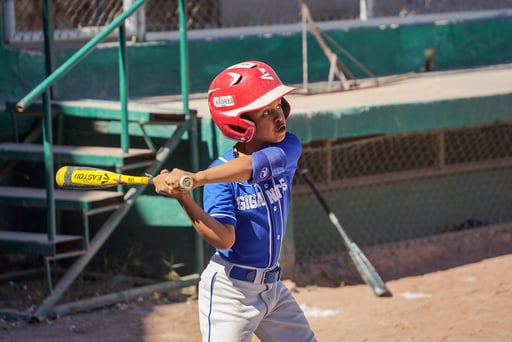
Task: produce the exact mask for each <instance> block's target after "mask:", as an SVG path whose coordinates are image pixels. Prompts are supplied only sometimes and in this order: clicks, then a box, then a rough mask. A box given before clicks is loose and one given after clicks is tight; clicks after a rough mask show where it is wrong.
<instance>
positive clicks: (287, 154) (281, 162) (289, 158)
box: [249, 132, 302, 184]
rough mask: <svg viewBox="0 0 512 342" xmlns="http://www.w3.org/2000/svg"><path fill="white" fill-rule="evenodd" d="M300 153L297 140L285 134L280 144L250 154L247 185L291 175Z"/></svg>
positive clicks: (300, 149)
mask: <svg viewBox="0 0 512 342" xmlns="http://www.w3.org/2000/svg"><path fill="white" fill-rule="evenodd" d="M301 153H302V143H301V142H300V140H299V138H298V137H297V136H296V135H294V134H292V133H289V132H287V133H286V136H285V138H284V140H283V141H282V142H280V143H278V144H273V145H269V146H267V147H265V148H263V149H261V150H259V151H256V152H254V153H253V154H252V164H253V169H252V178H251V180H250V181H249V183H251V184H255V183H259V182H262V181H265V180H267V179H269V178H272V177H276V176H279V175H282V174H285V173H290V174H291V175H293V174H294V173H295V170H296V169H297V163H298V161H299V158H300V154H301Z"/></svg>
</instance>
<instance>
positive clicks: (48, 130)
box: [16, 0, 203, 320]
mask: <svg viewBox="0 0 512 342" xmlns="http://www.w3.org/2000/svg"><path fill="white" fill-rule="evenodd" d="M145 2H146V0H138V1H136V2H134V3H133V5H132V6H130V7H129V8H128V9H126V10H125V11H124V12H123V13H121V14H120V15H119V16H118V17H117V18H116V19H115V20H113V21H112V22H111V23H110V24H109V25H108V26H106V27H105V29H104V30H102V31H101V32H100V33H99V34H98V35H97V36H95V37H94V38H92V39H91V40H90V41H89V42H88V43H86V44H85V45H84V46H83V47H82V48H80V49H79V50H78V51H77V52H76V53H74V54H73V55H72V56H71V57H70V58H69V59H68V60H66V61H65V62H64V63H63V64H62V65H61V66H59V67H58V68H56V69H55V68H54V60H55V59H54V47H53V24H52V21H53V20H52V12H53V11H52V7H53V3H52V0H43V24H44V37H45V45H44V46H45V57H46V61H45V63H46V75H47V77H46V78H45V79H44V80H43V81H42V82H41V83H40V84H39V85H37V86H36V87H35V88H34V89H33V90H32V91H30V92H29V93H28V94H27V95H26V96H25V97H23V98H22V99H21V100H20V101H19V102H18V103H17V105H16V107H17V110H18V111H19V112H23V111H24V110H25V109H26V108H27V107H28V106H29V105H30V104H31V103H32V102H33V101H34V100H35V99H36V98H38V97H39V96H42V102H43V145H44V160H45V161H44V165H45V174H46V175H45V176H46V177H45V181H46V191H47V226H48V240H49V241H53V240H55V235H56V213H55V197H54V165H53V155H52V144H53V142H52V140H53V139H52V135H53V133H52V104H51V101H52V98H53V97H52V91H54V90H55V89H54V86H55V82H56V81H57V80H58V79H60V78H61V77H62V76H64V75H65V74H66V73H68V72H69V71H70V70H71V69H72V68H73V67H74V66H76V65H77V64H78V63H80V61H82V60H83V59H84V58H85V57H86V56H87V55H88V54H90V53H91V52H92V51H93V50H94V48H95V47H96V46H97V45H98V44H99V43H100V42H101V41H102V40H103V39H105V38H106V37H107V36H108V35H109V34H111V33H112V32H113V31H114V30H115V29H118V30H119V33H118V42H119V48H118V60H119V71H118V73H119V87H120V92H119V93H120V102H121V143H120V144H121V148H122V150H123V152H124V153H127V152H128V150H129V131H128V78H127V59H126V44H125V40H126V31H125V26H124V22H125V20H126V19H127V18H128V17H130V16H131V15H132V14H133V13H134V12H135V11H136V10H137V9H139V8H140V7H141V6H142V5H143V4H144V3H145ZM178 4H179V25H180V64H181V65H180V68H181V88H182V91H181V94H182V101H183V113H184V114H185V116H186V117H187V119H188V120H187V121H186V124H184V125H182V126H181V127H180V128H179V129H178V130H176V132H175V133H174V134H173V136H172V137H171V138H170V139H169V140H168V141H167V142H166V143H165V144H164V146H162V149H161V151H160V152H159V153H157V158H156V161H155V163H154V164H153V165H152V166H151V167H150V169H148V172H151V173H152V174H154V173H156V172H158V168H159V167H161V165H162V164H163V163H164V162H165V160H166V159H167V158H168V157H169V154H170V153H171V152H172V150H173V149H174V148H175V146H176V145H177V144H178V142H179V140H180V137H181V135H182V134H184V132H185V131H186V130H187V129H188V131H189V139H190V141H191V159H192V165H191V168H192V169H193V170H197V169H198V167H199V161H198V160H199V158H198V155H199V152H198V146H197V143H196V141H197V138H198V132H197V123H196V117H195V113H192V112H191V111H190V109H189V100H188V99H189V77H188V72H189V67H188V48H187V28H186V22H187V21H186V12H185V10H186V0H179V1H178ZM143 189H144V187H143V186H140V187H138V188H137V189H133V188H132V189H130V191H128V192H127V193H126V194H125V202H124V204H123V205H122V207H121V208H120V209H119V210H117V211H116V212H115V213H114V214H113V215H111V216H110V218H109V219H108V220H107V221H106V222H105V223H104V224H103V225H102V227H101V228H100V230H99V231H98V233H97V234H96V235H95V237H94V239H93V240H92V241H91V244H90V246H89V249H88V251H87V253H86V254H84V255H82V256H81V257H80V258H79V259H78V260H77V261H76V262H75V263H74V264H73V265H72V266H71V267H70V269H69V270H68V272H67V273H66V274H65V275H64V276H63V277H62V278H61V279H60V281H59V283H58V284H57V286H56V287H55V289H54V291H53V293H52V294H51V295H50V296H49V297H47V298H46V299H45V300H44V301H43V303H42V304H41V306H40V307H39V308H38V309H37V310H36V311H35V312H34V314H33V318H36V319H39V320H41V319H43V318H45V317H46V316H47V315H48V313H49V312H50V310H51V309H52V308H53V307H54V306H55V304H56V303H57V302H58V300H59V299H60V298H61V297H62V295H63V294H64V292H65V291H66V290H67V289H68V288H69V286H70V285H71V283H72V282H73V281H74V279H76V277H77V276H78V275H79V274H80V272H81V271H82V270H83V268H84V267H85V266H86V264H87V263H88V262H89V261H90V260H91V258H92V256H93V255H94V253H95V252H96V251H97V250H98V249H99V247H100V246H101V245H102V244H103V242H104V241H105V240H106V238H107V237H108V236H109V235H110V234H111V232H112V231H113V229H115V227H116V226H117V224H118V223H119V222H120V220H121V219H122V217H124V216H125V214H126V213H127V212H128V210H129V209H130V207H131V206H132V205H133V203H134V202H135V199H136V198H137V197H138V195H139V194H141V193H142V191H143ZM198 196H199V193H198V192H195V193H194V197H195V198H196V200H197V199H198ZM196 240H197V242H196V247H197V248H198V249H197V250H198V252H197V253H198V254H197V259H198V261H197V263H198V264H197V269H198V270H200V269H201V268H202V260H203V256H202V253H203V252H202V251H203V248H202V240H201V239H200V238H199V237H197V238H196Z"/></svg>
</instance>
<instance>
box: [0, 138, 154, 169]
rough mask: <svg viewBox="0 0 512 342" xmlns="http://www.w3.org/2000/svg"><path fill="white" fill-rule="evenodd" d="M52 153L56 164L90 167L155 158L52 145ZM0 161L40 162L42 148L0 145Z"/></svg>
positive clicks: (141, 152)
mask: <svg viewBox="0 0 512 342" xmlns="http://www.w3.org/2000/svg"><path fill="white" fill-rule="evenodd" d="M52 152H53V158H54V161H55V162H56V163H62V164H76V165H92V166H123V165H128V164H135V163H140V162H146V161H153V160H154V159H155V158H156V153H155V152H153V151H151V150H149V149H139V148H131V149H129V151H128V153H123V151H122V149H121V148H116V147H99V146H64V145H53V146H52ZM0 159H15V160H25V161H42V160H44V147H43V145H42V144H22V143H0Z"/></svg>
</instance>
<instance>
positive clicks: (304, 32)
mask: <svg viewBox="0 0 512 342" xmlns="http://www.w3.org/2000/svg"><path fill="white" fill-rule="evenodd" d="M300 7H301V8H300V13H301V17H302V88H304V92H305V93H306V94H307V93H308V92H309V91H308V21H307V17H306V5H305V4H303V3H302V4H301V6H300Z"/></svg>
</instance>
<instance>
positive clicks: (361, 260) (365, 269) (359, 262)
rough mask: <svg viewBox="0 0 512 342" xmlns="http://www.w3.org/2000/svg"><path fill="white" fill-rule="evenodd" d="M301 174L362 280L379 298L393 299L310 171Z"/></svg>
mask: <svg viewBox="0 0 512 342" xmlns="http://www.w3.org/2000/svg"><path fill="white" fill-rule="evenodd" d="M300 174H301V176H302V178H303V179H304V180H305V181H306V183H308V185H309V186H310V187H311V190H313V192H314V193H315V195H316V198H317V199H318V201H319V202H320V204H321V205H322V207H323V208H324V210H325V212H326V213H327V214H328V215H329V219H330V220H331V222H332V224H333V225H334V226H335V227H336V228H337V229H338V232H339V233H340V235H341V237H342V238H343V242H344V243H345V246H346V247H347V249H348V253H349V255H350V258H351V259H352V261H353V262H354V265H355V266H356V268H357V271H358V272H359V274H360V275H361V278H363V280H364V282H365V283H366V284H367V285H368V286H369V287H370V288H371V289H372V291H373V293H374V294H375V295H376V296H377V297H391V296H392V294H391V292H390V291H389V290H388V288H387V287H386V284H384V282H383V281H382V279H381V277H380V276H379V274H378V273H377V271H375V268H374V267H373V265H372V264H371V263H370V261H369V260H368V258H367V257H366V256H365V255H364V253H363V251H361V249H360V248H359V246H358V245H357V244H356V243H355V242H354V241H352V239H351V238H350V237H349V236H348V235H347V233H346V232H345V230H344V229H343V227H342V226H341V224H340V222H339V221H338V218H337V217H336V215H334V214H333V212H332V211H331V209H330V208H329V206H328V205H327V203H326V202H325V199H324V198H323V196H322V194H320V192H319V191H318V189H317V187H316V186H315V184H314V183H313V181H312V180H311V178H310V177H309V175H308V170H301V171H300Z"/></svg>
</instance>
